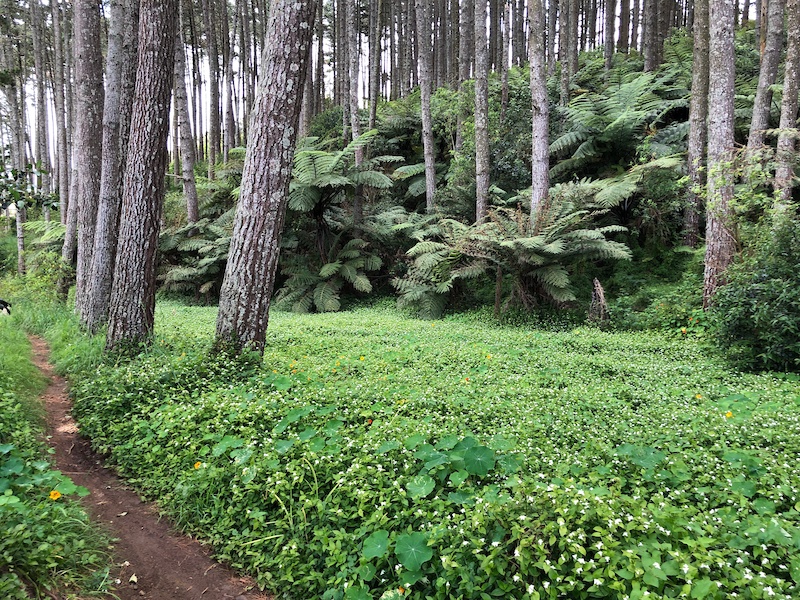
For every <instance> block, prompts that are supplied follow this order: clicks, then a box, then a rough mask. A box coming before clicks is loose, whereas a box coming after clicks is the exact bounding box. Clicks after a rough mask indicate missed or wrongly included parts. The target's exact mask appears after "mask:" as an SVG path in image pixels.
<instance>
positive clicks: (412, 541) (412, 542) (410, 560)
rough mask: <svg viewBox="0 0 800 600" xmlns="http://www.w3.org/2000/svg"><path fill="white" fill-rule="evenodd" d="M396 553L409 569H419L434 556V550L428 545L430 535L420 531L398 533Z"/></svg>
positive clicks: (395, 546)
mask: <svg viewBox="0 0 800 600" xmlns="http://www.w3.org/2000/svg"><path fill="white" fill-rule="evenodd" d="M394 553H395V554H396V555H397V559H398V560H399V561H400V564H402V565H403V566H404V567H405V568H406V569H408V570H409V571H419V568H420V567H421V566H422V565H424V564H425V563H426V562H428V561H429V560H430V559H431V558H432V557H433V550H432V549H431V548H429V547H428V536H426V535H425V534H424V533H419V532H415V533H403V534H400V535H398V536H397V541H396V542H395V545H394Z"/></svg>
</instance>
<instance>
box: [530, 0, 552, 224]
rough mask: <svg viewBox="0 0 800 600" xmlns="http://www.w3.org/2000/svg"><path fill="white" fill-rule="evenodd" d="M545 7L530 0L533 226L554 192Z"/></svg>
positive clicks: (539, 1)
mask: <svg viewBox="0 0 800 600" xmlns="http://www.w3.org/2000/svg"><path fill="white" fill-rule="evenodd" d="M544 10H545V9H544V5H543V2H542V0H528V18H529V19H530V34H529V43H528V56H529V60H530V70H531V108H532V110H533V114H532V117H533V118H532V123H533V128H532V136H531V137H532V140H533V146H532V154H531V175H532V180H531V223H535V222H536V213H537V211H538V209H539V207H540V206H542V204H544V203H545V202H546V201H547V198H548V196H549V193H550V171H549V157H550V152H549V140H548V118H549V105H548V98H547V66H546V65H545V58H546V53H547V50H546V49H545V40H544V31H545V28H544V15H545V13H544Z"/></svg>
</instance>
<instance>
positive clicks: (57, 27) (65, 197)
mask: <svg viewBox="0 0 800 600" xmlns="http://www.w3.org/2000/svg"><path fill="white" fill-rule="evenodd" d="M50 12H51V17H52V20H53V104H54V106H55V119H56V162H57V164H58V185H57V186H55V187H57V188H58V199H59V203H58V204H59V212H60V215H59V216H60V220H61V224H62V225H64V224H66V222H67V205H68V204H69V146H68V144H67V108H66V105H65V92H66V86H65V81H64V52H63V43H62V42H63V36H62V33H61V20H62V14H61V6H60V3H59V0H51V2H50Z"/></svg>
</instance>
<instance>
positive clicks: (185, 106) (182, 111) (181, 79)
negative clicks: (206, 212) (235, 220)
mask: <svg viewBox="0 0 800 600" xmlns="http://www.w3.org/2000/svg"><path fill="white" fill-rule="evenodd" d="M180 16H182V15H180ZM180 24H181V21H180V20H179V21H178V27H177V31H178V35H176V36H175V114H176V115H177V116H178V129H179V131H180V145H181V159H182V160H181V164H182V165H183V171H182V180H183V195H184V196H185V197H186V221H187V222H188V223H196V222H197V221H198V219H199V218H200V214H199V213H200V210H199V207H198V200H197V185H196V183H195V178H194V164H195V161H196V158H195V153H194V137H193V136H192V125H191V119H190V118H189V102H188V100H187V98H186V57H185V54H184V51H185V49H184V42H183V29H182V27H181V25H180Z"/></svg>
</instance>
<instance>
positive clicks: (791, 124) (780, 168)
mask: <svg viewBox="0 0 800 600" xmlns="http://www.w3.org/2000/svg"><path fill="white" fill-rule="evenodd" d="M786 14H787V21H786V32H787V34H788V35H787V37H788V39H789V45H788V47H787V48H786V66H785V67H784V75H783V99H782V101H781V122H780V130H781V132H780V135H779V136H778V149H777V155H776V159H777V163H778V164H777V169H776V171H775V188H776V190H777V198H776V201H775V203H776V206H775V208H776V212H778V213H781V212H785V211H787V210H788V208H789V203H790V202H791V200H792V178H793V177H794V167H795V165H796V164H797V152H796V145H797V141H796V138H797V130H798V129H797V105H798V98H797V96H798V83H799V82H800V1H799V0H789V1H788V3H787V11H786Z"/></svg>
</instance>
